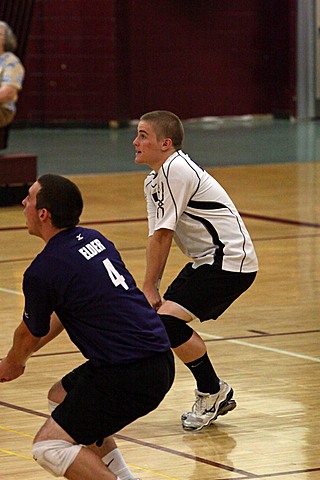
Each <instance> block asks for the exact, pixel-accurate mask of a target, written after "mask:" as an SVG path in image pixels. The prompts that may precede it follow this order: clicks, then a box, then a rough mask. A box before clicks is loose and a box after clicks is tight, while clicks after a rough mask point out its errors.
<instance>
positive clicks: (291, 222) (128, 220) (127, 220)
mask: <svg viewBox="0 0 320 480" xmlns="http://www.w3.org/2000/svg"><path fill="white" fill-rule="evenodd" d="M239 213H240V215H241V216H242V217H243V218H251V219H253V220H263V221H265V222H275V223H283V224H286V225H296V226H299V227H311V228H320V224H319V223H314V222H301V221H299V220H291V219H289V218H280V217H271V216H269V215H258V214H256V213H248V212H241V211H240V212H239ZM132 222H133V223H140V222H147V218H146V217H136V218H117V219H111V220H90V221H88V222H80V226H86V225H108V224H119V223H132ZM26 229H27V227H26V226H25V225H16V226H11V227H0V232H6V231H9V232H10V231H14V230H26Z"/></svg>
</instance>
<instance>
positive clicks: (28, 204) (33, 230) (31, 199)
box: [22, 182, 41, 236]
mask: <svg viewBox="0 0 320 480" xmlns="http://www.w3.org/2000/svg"><path fill="white" fill-rule="evenodd" d="M39 190H40V185H39V183H38V182H35V183H34V184H33V185H32V186H31V187H30V188H29V194H28V195H27V196H26V198H25V199H24V200H22V205H23V206H24V209H23V213H24V215H25V217H26V224H27V227H28V232H29V233H30V235H37V236H39V231H40V228H41V221H40V218H39V210H37V208H36V201H37V198H36V197H37V193H38V191H39Z"/></svg>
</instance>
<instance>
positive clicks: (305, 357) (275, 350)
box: [197, 331, 320, 363]
mask: <svg viewBox="0 0 320 480" xmlns="http://www.w3.org/2000/svg"><path fill="white" fill-rule="evenodd" d="M197 333H198V334H199V335H200V336H201V337H203V338H208V339H214V340H224V341H226V342H229V343H235V344H236V345H241V346H244V347H250V348H257V349H258V350H267V351H269V352H272V353H279V354H281V355H287V356H289V357H295V358H301V359H302V360H310V361H312V362H317V363H320V358H316V357H310V356H309V355H302V354H300V353H295V352H289V351H288V350H282V349H280V348H273V347H266V346H264V345H257V344H255V343H249V342H243V341H242V340H232V339H227V338H225V337H220V336H218V335H210V334H209V333H203V332H199V331H198V332H197ZM264 337H266V335H261V338H264ZM255 338H256V337H255Z"/></svg>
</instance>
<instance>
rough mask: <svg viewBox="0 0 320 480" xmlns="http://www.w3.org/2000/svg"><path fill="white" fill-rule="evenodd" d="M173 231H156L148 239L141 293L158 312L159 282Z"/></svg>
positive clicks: (162, 229)
mask: <svg viewBox="0 0 320 480" xmlns="http://www.w3.org/2000/svg"><path fill="white" fill-rule="evenodd" d="M173 233H174V232H173V231H172V230H168V229H166V228H161V229H160V230H156V231H155V232H154V233H153V235H152V236H151V237H149V239H148V245H147V268H146V275H145V280H144V284H143V292H144V294H145V296H146V297H147V299H148V301H149V303H150V304H151V305H152V306H153V308H155V309H156V310H158V308H159V307H160V306H161V303H162V300H161V297H160V294H159V281H160V280H161V278H162V274H163V271H164V268H165V266H166V263H167V259H168V255H169V252H170V248H171V244H172V238H173Z"/></svg>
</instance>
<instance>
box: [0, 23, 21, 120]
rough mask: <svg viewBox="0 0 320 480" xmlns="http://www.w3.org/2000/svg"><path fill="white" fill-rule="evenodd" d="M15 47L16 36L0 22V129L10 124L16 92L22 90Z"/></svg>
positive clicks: (7, 26)
mask: <svg viewBox="0 0 320 480" xmlns="http://www.w3.org/2000/svg"><path fill="white" fill-rule="evenodd" d="M16 47H17V40H16V36H15V35H14V33H13V32H12V30H11V28H10V27H9V25H8V24H7V23H5V22H2V21H0V127H5V126H6V125H8V124H9V123H11V122H12V120H13V118H14V116H15V114H16V102H17V100H18V91H19V90H21V88H22V82H23V78H24V72H25V70H24V67H23V65H22V63H21V61H20V60H19V58H18V57H17V56H16V55H15V54H14V53H12V52H14V51H15V49H16Z"/></svg>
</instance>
